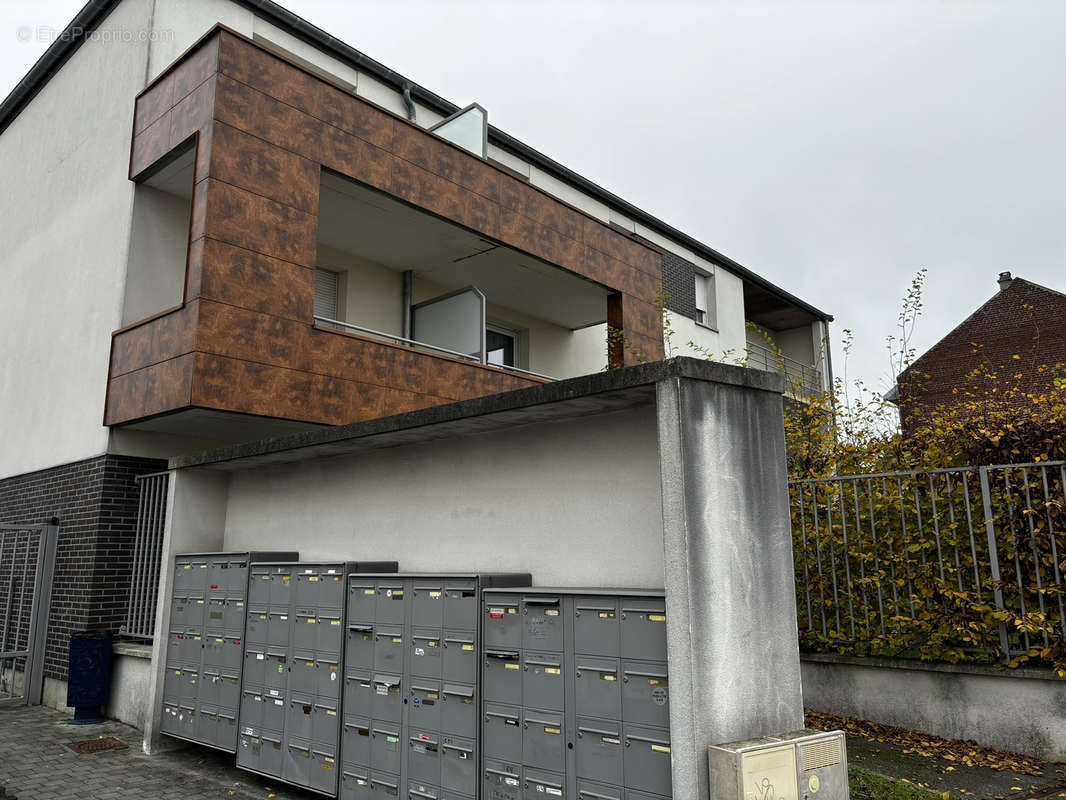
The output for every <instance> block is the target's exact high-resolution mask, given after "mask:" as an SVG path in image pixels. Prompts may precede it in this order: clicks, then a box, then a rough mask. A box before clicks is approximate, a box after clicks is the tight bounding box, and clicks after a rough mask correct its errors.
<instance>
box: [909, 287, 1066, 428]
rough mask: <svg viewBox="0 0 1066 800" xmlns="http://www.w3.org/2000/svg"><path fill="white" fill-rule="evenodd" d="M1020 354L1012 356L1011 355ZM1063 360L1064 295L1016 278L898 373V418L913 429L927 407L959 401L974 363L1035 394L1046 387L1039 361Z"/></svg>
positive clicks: (1065, 338)
mask: <svg viewBox="0 0 1066 800" xmlns="http://www.w3.org/2000/svg"><path fill="white" fill-rule="evenodd" d="M1016 355H1017V356H1019V358H1017V359H1016V358H1014V356H1016ZM1055 364H1066V295H1064V294H1061V293H1059V292H1056V291H1053V290H1051V289H1048V288H1046V287H1043V286H1040V285H1038V284H1035V283H1030V282H1029V281H1026V280H1023V279H1021V278H1015V279H1014V280H1013V281H1012V282H1011V284H1010V285H1009V286H1007V287H1006V288H1005V289H1003V290H1002V291H1000V292H998V293H997V294H996V295H995V296H993V297H992V299H990V300H989V301H988V302H987V303H985V304H984V305H983V306H981V307H980V308H979V309H977V311H975V312H974V313H973V314H971V315H970V316H969V317H968V318H967V319H966V320H964V321H963V322H962V323H961V324H960V325H959V326H958V327H957V328H955V330H953V331H951V333H949V334H948V335H947V336H945V337H944V338H943V339H941V340H940V341H939V342H937V343H936V344H935V345H933V347H931V348H930V349H929V350H928V351H926V352H925V354H923V355H922V357H921V358H919V359H918V360H917V361H915V362H914V363H913V364H912V365H911V366H910V368H908V369H907V370H906V371H905V372H903V374H901V375H900V376H899V381H898V385H899V392H900V419H901V422H902V425H903V430H904V433H907V432H909V431H912V430H914V428H915V427H916V426H917V425H918V424H919V423H920V421H921V419H922V418H923V416H924V414H925V413H926V410H927V409H932V408H935V407H936V406H938V405H941V404H943V405H945V406H948V407H950V406H951V405H953V404H954V403H955V402H957V401H958V395H956V394H955V393H954V391H953V390H954V389H955V388H956V387H958V388H962V389H965V387H966V386H967V385H969V382H970V375H971V374H972V372H973V371H974V370H975V369H977V368H979V367H986V368H989V369H991V370H992V371H993V372H995V373H996V374H997V375H999V376H1000V377H1001V378H1002V379H1003V380H1004V381H1005V382H1006V383H1007V384H1008V385H1015V378H1014V376H1016V375H1021V376H1022V377H1021V378H1020V379H1017V385H1019V386H1021V387H1023V388H1024V389H1025V390H1026V391H1028V392H1036V393H1039V392H1041V391H1044V390H1046V389H1048V388H1049V387H1050V385H1051V379H1052V375H1051V374H1049V373H1048V372H1043V373H1041V372H1038V371H1037V368H1038V367H1040V366H1042V365H1048V366H1054V365H1055Z"/></svg>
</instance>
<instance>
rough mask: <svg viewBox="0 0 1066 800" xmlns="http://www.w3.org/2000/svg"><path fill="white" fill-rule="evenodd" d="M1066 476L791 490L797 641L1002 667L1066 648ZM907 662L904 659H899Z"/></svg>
mask: <svg viewBox="0 0 1066 800" xmlns="http://www.w3.org/2000/svg"><path fill="white" fill-rule="evenodd" d="M1064 486H1066V466H1064V463H1063V462H1043V463H1030V464H1009V465H991V466H980V467H958V468H950V469H937V470H928V471H916V472H891V473H879V474H871V475H845V476H838V477H833V478H826V479H819V480H800V481H792V482H791V483H790V484H789V491H790V502H791V511H792V526H793V542H794V552H795V556H796V580H797V587H798V591H797V603H798V611H799V625H800V631H801V638H803V639H804V640H805V642H807V643H808V644H810V643H812V642H813V643H817V644H821V645H828V646H833V645H834V644H835V645H837V646H840V647H842V648H843V647H849V648H851V649H852V650H855V651H858V652H865V653H867V654H893V655H903V654H921V652H922V649H923V648H925V647H935V648H937V649H938V650H939V651H940V652H943V651H944V649H945V648H946V649H948V650H952V651H953V652H954V654H955V655H956V657H960V658H982V657H984V658H994V657H1001V658H1004V659H1005V660H1010V659H1012V658H1015V657H1017V656H1019V655H1022V654H1025V653H1030V652H1031V651H1033V650H1034V648H1036V649H1046V648H1048V647H1049V644H1050V643H1051V641H1052V639H1056V638H1058V639H1060V640H1061V637H1063V636H1066V611H1064V598H1063V592H1064V585H1063V572H1064V568H1066V562H1064V556H1066V494H1064ZM901 651H902V652H901Z"/></svg>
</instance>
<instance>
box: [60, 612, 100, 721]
mask: <svg viewBox="0 0 1066 800" xmlns="http://www.w3.org/2000/svg"><path fill="white" fill-rule="evenodd" d="M68 664H69V666H68V671H67V705H68V706H71V707H72V708H73V709H74V719H72V720H71V722H70V724H71V725H94V724H97V723H100V722H103V721H104V718H103V715H102V714H101V713H100V712H101V708H102V707H103V706H106V705H107V701H108V697H109V696H110V694H111V631H78V632H76V633H73V634H71V636H70V659H69V662H68Z"/></svg>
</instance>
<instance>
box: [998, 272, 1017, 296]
mask: <svg viewBox="0 0 1066 800" xmlns="http://www.w3.org/2000/svg"><path fill="white" fill-rule="evenodd" d="M1013 281H1014V278H1012V277H1011V274H1010V273H1009V272H1001V273H999V290H1000V291H1001V292H1002V291H1003V290H1004V289H1006V288H1007V287H1008V286H1010V285H1011V283H1013Z"/></svg>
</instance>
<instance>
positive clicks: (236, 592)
mask: <svg viewBox="0 0 1066 800" xmlns="http://www.w3.org/2000/svg"><path fill="white" fill-rule="evenodd" d="M296 557H297V554H296V553H185V554H181V555H178V556H176V557H175V558H174V572H173V576H174V577H173V591H172V596H171V603H170V614H169V629H168V634H167V647H166V665H165V668H166V672H165V676H164V680H163V709H162V716H161V719H160V730H161V731H162V732H163V733H166V734H168V735H170V736H176V737H178V738H181V739H187V740H188V741H191V742H196V743H198V744H204V745H207V746H209V747H215V748H218V749H219V750H225V751H227V752H229V753H235V752H237V745H238V736H237V726H236V719H237V709H238V706H239V703H240V689H241V680H242V671H243V670H244V668H245V666H246V663H247V659H246V656H245V641H246V638H245V629H246V624H245V618H246V611H247V607H248V598H249V595H250V592H251V588H252V587H251V586H250V579H251V575H252V573H253V572H254V571H255V570H256V569H258V566H259V563H260V562H263V561H268V560H275V559H279V558H296Z"/></svg>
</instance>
